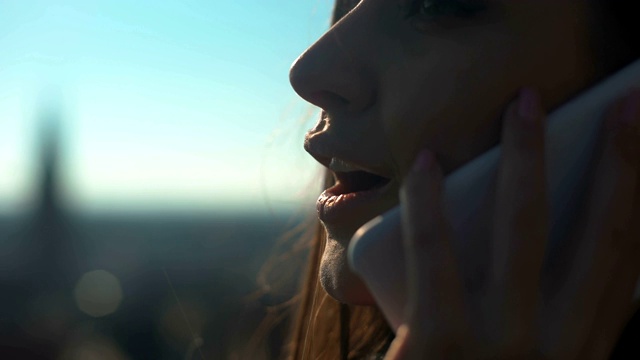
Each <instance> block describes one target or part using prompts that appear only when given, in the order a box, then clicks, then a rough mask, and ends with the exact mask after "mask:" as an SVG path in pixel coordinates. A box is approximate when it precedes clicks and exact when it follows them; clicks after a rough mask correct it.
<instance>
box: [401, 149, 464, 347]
mask: <svg viewBox="0 0 640 360" xmlns="http://www.w3.org/2000/svg"><path fill="white" fill-rule="evenodd" d="M442 178H443V175H442V170H441V168H440V167H439V165H438V164H437V163H436V160H435V158H434V156H433V155H432V154H431V153H430V152H429V151H427V150H423V151H422V152H420V154H419V155H418V157H417V160H416V161H415V163H414V166H413V168H412V170H411V171H410V172H409V174H408V175H407V177H406V178H405V181H404V183H403V186H402V188H401V191H400V199H401V212H402V230H403V235H404V236H403V239H404V247H405V256H406V264H407V296H408V303H407V308H406V310H405V316H406V324H408V325H409V328H410V329H411V333H412V334H419V337H423V338H425V339H431V340H433V339H436V338H437V339H438V340H437V341H433V342H430V341H426V340H425V341H422V342H420V343H418V342H416V343H414V344H415V345H416V346H418V345H420V346H425V347H429V346H432V345H433V346H435V347H438V346H441V345H443V344H444V343H446V342H447V341H448V340H447V339H449V340H451V339H455V338H456V337H457V336H458V334H459V332H460V331H461V329H462V324H463V323H462V320H461V316H462V314H464V307H463V305H462V285H461V279H460V277H459V275H458V273H459V271H458V263H457V261H456V258H455V256H454V254H453V249H452V246H451V239H452V235H451V231H450V226H449V224H448V223H447V221H446V218H445V215H444V211H443V200H442V191H443V185H442V181H443V180H442ZM430 349H431V350H432V351H433V350H434V349H435V348H430ZM410 352H412V351H410Z"/></svg>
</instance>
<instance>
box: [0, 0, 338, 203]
mask: <svg viewBox="0 0 640 360" xmlns="http://www.w3.org/2000/svg"><path fill="white" fill-rule="evenodd" d="M330 9H331V1H329V0H303V1H299V0H298V1H291V0H290V1H283V0H270V1H264V0H250V1H211V0H190V1H178V0H163V1H146V0H145V1H142V0H137V1H129V0H127V1H125V0H109V1H107V0H102V1H91V0H69V1H52V0H40V1H35V0H25V1H12V0H0V49H2V50H1V52H0V174H2V176H0V210H5V211H6V210H8V209H22V208H27V207H28V206H29V203H30V202H31V201H32V200H33V196H34V190H33V189H34V179H35V178H36V176H35V174H36V173H37V171H36V169H37V167H36V162H35V159H36V146H35V141H36V138H37V129H38V128H39V126H40V124H39V122H38V121H37V120H38V116H39V113H40V112H41V110H39V109H41V108H42V106H43V105H42V104H46V103H49V102H54V103H58V104H60V113H61V114H62V118H63V122H62V125H63V126H62V134H63V136H62V139H63V161H64V162H63V174H62V176H63V179H64V182H65V189H64V193H65V198H66V199H67V201H68V202H69V204H70V206H72V207H74V208H77V209H79V210H102V209H108V210H119V209H128V210H131V209H134V210H143V211H146V210H157V209H182V208H184V209H204V210H208V209H232V208H234V209H237V208H239V209H243V208H246V207H252V208H264V207H275V208H278V207H292V206H293V207H295V206H298V204H299V203H300V202H307V203H309V202H310V201H312V199H313V198H315V197H316V196H317V195H318V191H317V189H318V186H317V185H318V181H316V180H315V178H316V177H317V176H316V175H317V167H316V166H315V163H314V162H313V161H312V159H311V158H310V157H309V156H308V155H306V154H305V153H304V151H303V150H302V135H303V134H304V131H305V130H306V128H308V127H309V126H310V125H311V122H312V121H313V114H314V111H313V109H312V108H311V107H310V106H308V105H307V104H306V103H304V102H303V101H302V100H300V99H299V98H298V97H297V95H296V94H295V93H294V92H293V90H292V89H291V88H290V86H289V83H288V76H287V75H288V69H289V66H290V65H291V63H292V61H293V60H294V59H295V58H296V57H297V56H298V55H299V54H300V53H301V52H302V51H303V50H304V49H305V48H307V47H308V46H309V45H310V44H312V43H313V41H314V40H315V39H317V38H318V37H319V36H320V35H321V34H322V33H323V32H324V31H325V30H326V28H327V27H328V19H329V14H330ZM52 94H53V95H52ZM51 99H54V100H51ZM309 114H311V115H310V116H309ZM305 120H306V121H305Z"/></svg>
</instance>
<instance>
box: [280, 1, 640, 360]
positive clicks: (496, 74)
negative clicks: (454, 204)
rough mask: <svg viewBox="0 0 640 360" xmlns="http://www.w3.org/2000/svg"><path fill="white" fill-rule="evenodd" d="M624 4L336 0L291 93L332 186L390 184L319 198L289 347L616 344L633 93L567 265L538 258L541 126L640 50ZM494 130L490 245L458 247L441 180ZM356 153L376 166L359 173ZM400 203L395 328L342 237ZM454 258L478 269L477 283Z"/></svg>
mask: <svg viewBox="0 0 640 360" xmlns="http://www.w3.org/2000/svg"><path fill="white" fill-rule="evenodd" d="M619 3H620V2H616V3H615V4H614V2H609V1H606V0H599V1H598V0H592V1H589V0H582V1H556V0H522V1H509V0H363V1H359V2H358V1H346V0H337V3H336V7H335V12H334V26H333V27H332V28H331V29H330V30H329V31H328V32H327V33H326V34H325V35H324V36H322V37H321V38H320V39H319V40H318V41H317V42H316V43H315V44H314V45H313V46H311V47H310V48H309V49H308V50H307V51H306V52H305V53H303V54H302V55H301V56H300V57H299V58H298V59H297V60H296V62H295V63H294V65H293V66H292V68H291V73H290V79H291V84H292V86H293V88H294V89H295V90H296V92H297V93H298V94H299V95H300V96H301V97H302V98H304V99H305V100H307V101H309V102H310V103H312V104H314V105H316V106H318V107H320V108H322V109H323V116H322V118H321V120H320V121H319V122H318V123H317V124H316V126H315V127H314V128H313V129H311V130H310V131H309V133H308V134H307V136H306V138H305V149H306V150H307V151H308V152H309V153H310V154H311V155H312V156H313V157H314V158H316V159H317V160H318V161H319V162H320V163H322V164H323V165H325V166H326V167H327V168H328V169H327V176H326V182H325V185H326V187H329V186H331V185H333V184H334V181H335V180H334V177H333V175H334V173H337V174H338V175H337V179H338V180H339V181H340V182H341V183H348V182H349V181H351V182H353V183H354V184H357V185H352V186H356V187H362V188H364V189H366V188H370V187H376V186H379V185H381V184H385V185H386V188H387V189H388V190H387V191H385V193H384V194H383V195H381V196H379V197H377V198H376V199H375V201H371V202H369V203H367V206H360V207H357V206H356V207H355V208H354V209H352V210H353V211H349V212H348V213H345V212H342V213H340V216H337V215H335V214H336V212H335V211H333V212H332V211H330V209H329V210H327V208H330V207H331V205H330V204H328V203H327V202H326V201H325V202H322V201H321V202H320V208H319V210H320V217H321V225H318V228H317V233H316V236H315V238H314V242H313V251H312V253H311V256H310V261H309V267H308V273H307V275H306V280H305V283H304V285H303V289H302V293H301V298H300V303H299V304H298V307H297V311H298V312H297V319H296V322H295V325H294V327H293V329H292V332H291V336H290V340H291V343H290V347H289V349H288V350H289V354H290V356H291V357H292V358H296V359H298V358H305V359H316V358H323V359H334V358H338V357H339V356H340V355H339V354H342V355H341V356H342V358H347V356H348V358H366V357H368V356H374V355H375V354H378V355H379V356H381V355H382V354H385V353H386V357H385V358H387V359H422V358H429V359H431V358H433V359H442V358H461V359H463V358H464V359H466V358H518V359H520V358H540V357H544V358H554V359H555V358H558V359H568V358H607V357H608V356H609V354H610V353H611V351H612V349H613V348H614V346H615V345H616V342H617V339H618V338H619V336H620V333H621V331H622V329H623V327H624V325H625V323H626V322H627V320H628V319H629V318H630V317H631V315H632V314H633V310H634V307H633V304H632V303H631V294H632V292H633V286H634V285H635V280H636V279H637V274H638V271H639V270H640V269H638V267H637V266H634V264H633V263H634V261H633V260H634V257H635V256H637V254H638V247H637V245H636V244H635V243H634V242H633V241H632V240H633V239H634V238H637V237H638V236H637V234H638V229H636V227H637V226H635V227H634V226H633V225H634V224H635V223H638V222H639V221H640V216H638V206H637V205H636V204H635V203H634V202H633V194H635V192H636V186H635V179H636V177H637V176H636V174H637V172H638V170H639V169H638V168H639V166H638V165H637V163H638V161H636V159H640V146H638V144H639V143H640V141H639V137H638V132H637V131H635V130H636V129H637V128H638V125H639V123H638V121H640V113H639V108H640V105H639V104H640V93H639V92H638V91H635V92H632V93H631V94H630V95H629V96H627V97H626V98H624V99H621V100H620V101H619V102H618V103H616V104H614V105H612V107H611V111H610V114H609V116H608V117H607V119H606V125H605V128H604V129H603V134H602V137H603V141H604V142H603V145H602V146H601V148H600V149H599V152H600V157H599V159H600V160H599V162H598V164H597V165H595V166H596V168H595V169H594V170H593V172H594V176H593V178H592V179H591V187H590V191H589V199H590V200H589V201H588V206H586V207H585V212H584V213H583V214H582V215H581V216H580V221H582V223H581V224H582V227H581V229H580V230H576V232H577V233H579V236H580V240H579V242H578V243H579V244H583V246H578V245H575V247H573V248H570V249H566V250H567V251H565V252H564V253H562V254H556V257H557V258H558V259H560V261H558V262H557V264H564V266H556V267H554V268H553V269H551V270H549V269H548V268H546V267H543V264H542V258H543V254H544V245H545V241H546V234H547V231H548V226H547V223H546V222H547V221H546V218H547V215H546V212H547V207H548V206H547V195H546V193H547V191H546V188H545V186H544V185H545V184H544V183H545V181H544V179H545V177H544V173H543V170H544V166H543V164H544V162H543V161H544V158H543V153H544V136H543V135H544V116H545V114H546V113H547V112H548V111H549V110H550V109H553V108H555V107H557V106H559V105H560V104H562V103H563V102H565V101H567V100H568V99H569V98H571V97H572V96H573V95H575V94H576V93H578V92H579V91H580V90H581V89H585V88H587V87H589V86H590V85H592V84H594V83H595V82H597V81H598V80H600V79H602V78H603V77H605V76H607V75H609V74H611V73H612V72H614V71H615V70H617V69H619V68H621V67H623V66H624V65H626V64H628V63H629V62H631V61H632V60H634V59H636V58H638V57H639V54H640V46H639V45H638V41H637V40H636V39H634V38H633V37H632V36H630V34H633V33H635V32H633V31H630V28H628V26H632V24H633V20H632V19H631V18H630V16H632V14H633V12H632V11H631V8H629V9H625V8H624V7H625V6H629V5H620V4H619ZM498 142H502V144H503V157H502V159H501V168H500V177H499V189H498V193H497V197H496V205H495V209H494V212H493V213H492V216H491V217H492V218H493V219H495V224H494V226H495V227H496V232H495V236H494V240H493V241H494V242H493V243H492V247H491V254H492V255H491V260H489V258H488V257H487V258H484V257H480V256H478V255H477V254H478V252H476V251H474V250H475V249H469V251H464V253H454V251H453V250H452V249H451V244H450V243H449V240H448V239H449V237H450V235H449V229H448V228H447V221H446V219H445V218H444V217H443V216H441V214H442V211H441V207H440V206H441V198H440V196H441V183H442V179H443V177H444V176H446V175H447V174H449V173H451V172H452V171H454V170H455V169H457V168H458V167H460V166H461V165H463V164H464V163H466V162H468V161H469V160H471V159H473V158H474V157H476V156H478V155H479V154H481V153H483V152H484V151H486V150H487V149H489V148H491V147H493V146H494V145H496V144H497V143H498ZM622 150H623V151H622ZM350 168H351V169H353V168H357V169H360V170H365V171H366V172H368V173H370V174H374V175H369V177H368V178H367V179H364V178H361V179H356V180H353V179H352V180H349V179H346V178H345V175H344V172H342V171H344V170H345V169H350ZM329 169H331V170H329ZM611 189H614V190H615V191H609V192H607V190H611ZM334 200H335V199H334ZM397 204H400V205H401V207H402V210H403V230H404V232H403V233H404V239H398V241H404V244H405V247H406V248H407V251H406V253H407V254H408V255H410V256H408V258H407V267H408V271H407V273H408V275H407V286H408V289H409V290H408V291H409V302H408V304H407V307H406V319H405V320H406V321H405V323H404V325H403V326H401V327H400V328H399V329H398V332H397V334H395V336H394V334H393V332H392V331H391V330H390V329H389V327H388V325H387V324H386V323H385V321H384V319H383V318H382V316H381V315H380V312H379V311H378V309H376V304H375V301H374V300H373V298H372V296H371V294H370V293H369V292H368V290H367V288H366V286H365V285H364V283H363V282H362V281H361V280H360V279H359V278H358V277H357V276H356V275H355V274H353V273H352V272H351V271H350V269H349V267H348V263H347V260H346V249H347V245H348V243H349V241H350V239H351V237H352V236H353V234H354V233H355V232H356V230H357V229H358V228H359V227H360V226H362V225H363V224H364V223H366V222H367V221H368V220H370V219H372V218H374V217H375V216H377V215H379V214H381V213H383V212H385V211H386V210H388V209H390V208H392V207H393V206H395V205H397ZM332 214H333V215H332ZM629 219H632V220H631V221H629ZM625 220H627V221H625ZM628 224H631V225H628ZM627 225H628V226H627ZM427 239H428V241H427ZM612 239H614V240H615V241H613V240H612ZM584 244H592V245H593V246H595V248H596V249H597V251H594V252H589V251H588V249H585V246H586V245H584ZM461 263H465V264H466V263H474V264H476V265H478V266H479V268H483V269H486V276H484V277H481V280H479V282H478V283H469V281H468V277H467V275H468V274H460V273H458V265H459V264H461ZM545 271H546V272H547V273H548V274H550V276H545V275H544V274H546V273H545ZM558 279H562V281H558ZM611 279H614V280H611ZM470 286H471V287H476V290H475V291H472V294H471V295H470V290H469V288H470ZM478 289H479V290H478ZM538 299H539V300H540V301H538ZM391 340H393V341H392V343H391ZM390 344H391V346H390V348H389V349H388V351H387V348H388V347H389V345H390Z"/></svg>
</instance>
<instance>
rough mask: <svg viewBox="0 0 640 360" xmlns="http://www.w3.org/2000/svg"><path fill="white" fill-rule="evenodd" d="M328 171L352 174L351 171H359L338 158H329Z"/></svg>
mask: <svg viewBox="0 0 640 360" xmlns="http://www.w3.org/2000/svg"><path fill="white" fill-rule="evenodd" d="M329 169H331V170H333V171H335V172H352V171H361V170H360V169H358V168H356V167H355V166H353V165H350V164H348V163H346V162H344V161H342V160H340V159H338V158H331V162H330V163H329Z"/></svg>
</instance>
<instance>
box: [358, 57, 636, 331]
mask: <svg viewBox="0 0 640 360" xmlns="http://www.w3.org/2000/svg"><path fill="white" fill-rule="evenodd" d="M633 87H640V60H637V61H635V62H634V63H632V64H631V65H628V66H626V67H625V68H624V69H622V70H620V71H618V72H617V73H615V74H614V75H612V76H610V77H608V78H607V79H605V80H604V81H602V82H600V83H599V84H597V85H596V86H594V87H592V88H590V89H588V90H586V91H584V92H582V93H581V94H579V95H578V96H576V97H575V98H573V99H571V100H570V101H569V102H567V103H566V104H564V105H563V106H561V107H560V108H558V109H557V110H556V111H554V112H553V113H552V114H551V115H549V116H548V118H547V123H548V126H547V132H546V141H547V143H546V167H547V168H546V170H547V184H548V186H549V189H550V199H551V214H550V215H551V219H550V220H551V222H550V225H551V229H550V230H551V233H550V239H549V241H550V242H549V245H548V246H550V248H549V247H548V249H552V248H553V247H554V246H557V245H558V244H559V243H560V242H561V240H562V239H564V238H565V237H566V235H567V231H568V230H570V229H569V227H568V226H567V225H568V224H569V222H570V220H571V216H572V215H573V214H574V213H575V212H577V211H578V205H579V201H580V199H581V195H582V193H583V192H584V190H585V189H586V186H587V184H588V183H587V176H588V170H589V163H590V161H591V160H592V157H593V156H592V155H593V154H594V151H595V150H596V149H595V145H596V142H597V140H598V137H599V130H600V125H601V123H602V120H603V119H604V112H605V111H606V110H607V109H608V107H609V105H610V104H612V103H613V101H614V100H616V99H617V98H618V97H620V96H623V95H624V94H626V92H627V91H628V90H629V89H631V88H633ZM499 157H500V145H498V146H496V147H494V148H492V149H490V150H489V151H487V152H485V153H484V154H482V155H480V156H479V157H477V158H475V159H474V160H472V161H470V162H469V163H467V164H465V165H464V166H462V167H460V168H459V169H457V170H456V171H454V172H452V173H451V174H449V176H447V177H446V179H445V185H444V187H445V189H444V206H445V213H446V215H447V217H448V220H449V221H450V223H451V225H452V227H453V229H454V237H455V238H454V241H455V242H457V243H456V244H454V246H464V242H465V239H469V238H470V236H472V233H473V229H474V225H473V224H474V221H475V220H476V219H477V218H478V214H479V213H480V212H481V210H482V209H481V206H482V205H483V204H486V201H487V200H489V199H488V197H487V196H488V194H489V193H490V189H491V188H492V187H493V186H494V184H495V180H496V176H495V175H496V174H497V169H498V161H499ZM400 231H401V230H400V209H399V207H395V208H393V209H392V210H390V211H388V212H387V213H385V214H384V215H381V216H379V217H377V218H375V219H373V220H371V221H370V222H369V223H367V224H365V225H364V226H363V227H362V228H361V229H360V230H359V231H358V232H357V233H356V235H355V236H354V238H353V239H352V241H351V243H350V245H349V264H350V266H351V268H352V269H353V270H354V271H355V272H356V273H357V274H358V275H360V277H361V278H362V279H363V280H364V281H365V283H366V284H367V286H368V288H369V290H370V291H371V293H372V295H373V296H374V298H375V299H376V302H377V303H378V305H379V307H380V308H381V310H382V312H383V314H384V315H385V317H386V319H387V321H388V322H389V324H390V325H391V327H392V329H393V330H394V331H395V330H397V328H398V326H399V325H400V324H401V321H402V311H403V308H404V304H405V299H406V296H405V292H406V289H405V284H404V281H405V268H404V252H403V251H404V250H403V248H402V239H401V238H400V236H401V235H400V234H401V233H400ZM638 286H639V287H638V288H637V289H640V282H639V283H638ZM636 298H638V291H636Z"/></svg>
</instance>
